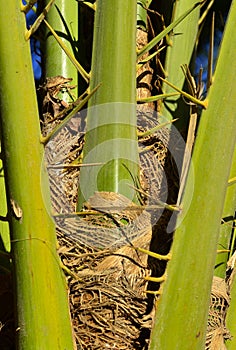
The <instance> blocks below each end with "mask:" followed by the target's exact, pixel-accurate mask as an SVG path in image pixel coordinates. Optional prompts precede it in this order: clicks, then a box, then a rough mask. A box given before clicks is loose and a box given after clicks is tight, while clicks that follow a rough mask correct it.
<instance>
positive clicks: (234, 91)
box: [150, 1, 236, 350]
mask: <svg viewBox="0 0 236 350" xmlns="http://www.w3.org/2000/svg"><path fill="white" fill-rule="evenodd" d="M235 16H236V2H235V1H234V2H233V3H232V10H231V12H230V16H229V19H228V23H227V25H226V29H225V35H224V39H223V43H222V47H221V51H220V56H219V59H218V64H217V68H216V72H215V78H214V83H213V85H212V87H211V89H210V93H209V96H208V98H209V106H208V109H207V110H205V111H203V113H202V116H201V120H200V125H199V129H198V134H197V139H196V144H195V148H194V153H193V166H194V173H195V174H194V178H195V182H194V191H193V193H192V187H191V182H192V179H191V176H188V180H187V185H186V191H185V194H184V200H183V212H182V215H181V216H180V217H179V220H178V224H179V226H178V228H177V230H176V232H175V237H174V243H173V247H172V260H171V261H170V262H169V263H168V267H167V281H166V282H165V284H164V286H163V294H162V296H161V299H160V302H159V304H158V310H157V314H156V318H155V322H154V327H153V333H152V340H151V345H150V350H154V349H155V350H157V349H158V350H173V349H176V350H187V349H188V350H189V349H195V350H198V349H199V350H202V349H204V343H205V333H206V326H207V316H208V307H209V300H210V290H211V283H212V276H213V272H214V265H215V258H216V250H217V243H218V237H219V229H220V222H221V217H222V212H223V205H224V199H225V194H226V189H227V182H228V178H229V173H230V168H231V161H232V156H233V151H234V147H235V136H236V135H235V124H236V106H235V99H236V88H235V74H236V66H235V64H234V57H235V55H236V35H234V34H233V33H235ZM226 62H227V63H226ZM189 198H192V201H191V204H190V207H189V209H188V210H185V208H186V204H187V203H188V200H189ZM181 220H182V221H181Z"/></svg>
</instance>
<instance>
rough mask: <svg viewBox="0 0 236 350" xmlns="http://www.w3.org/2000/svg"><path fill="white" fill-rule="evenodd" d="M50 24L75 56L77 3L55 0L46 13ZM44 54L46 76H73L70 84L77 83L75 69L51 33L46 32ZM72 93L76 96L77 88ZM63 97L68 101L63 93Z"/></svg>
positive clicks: (67, 0)
mask: <svg viewBox="0 0 236 350" xmlns="http://www.w3.org/2000/svg"><path fill="white" fill-rule="evenodd" d="M47 21H48V22H49V24H50V26H51V27H52V28H53V29H54V30H55V31H56V32H57V34H58V35H59V36H60V37H61V39H62V41H63V42H64V43H65V45H66V46H67V47H68V48H69V49H70V51H71V52H73V53H74V55H75V56H76V52H77V49H78V48H77V47H76V40H77V36H78V28H77V23H78V4H77V1H75V0H66V1H65V0H57V1H56V2H55V4H54V5H53V6H52V8H51V9H50V11H49V13H48V15H47ZM45 54H46V57H47V59H46V67H45V70H46V77H54V76H57V75H62V76H63V77H65V78H73V81H72V84H74V85H77V70H76V68H75V67H74V65H73V64H72V63H71V61H70V59H69V58H68V57H67V55H66V53H65V52H64V51H63V50H62V49H61V48H60V46H59V44H58V43H57V41H56V39H55V38H54V37H53V35H52V34H51V33H50V32H48V33H47V40H46V44H45ZM71 92H72V94H74V95H75V97H77V89H73V90H72V91H71ZM63 99H65V100H67V101H70V98H69V96H68V95H67V94H66V93H65V94H64V96H63Z"/></svg>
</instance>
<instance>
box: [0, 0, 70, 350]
mask: <svg viewBox="0 0 236 350" xmlns="http://www.w3.org/2000/svg"><path fill="white" fill-rule="evenodd" d="M0 23H1V26H0V52H1V54H0V79H1V95H0V98H1V107H0V108H1V124H2V128H1V132H2V143H3V148H4V165H5V170H6V171H5V176H6V183H7V195H8V204H9V213H10V231H11V246H12V259H13V266H14V285H15V293H14V295H15V309H16V329H17V331H16V338H17V344H16V347H17V349H22V350H23V349H24V350H28V349H34V350H42V349H61V350H64V349H68V350H71V349H73V339H72V331H71V322H70V315H69V307H68V300H67V292H66V284H65V278H64V275H63V273H62V270H61V268H60V260H59V258H58V255H57V251H56V235H55V228H54V224H53V221H52V218H51V217H50V216H49V214H48V212H47V210H46V208H45V205H44V201H43V197H42V186H43V187H44V190H45V189H47V188H48V193H49V186H48V182H47V177H46V174H45V172H43V174H41V165H42V158H43V146H42V145H41V144H40V142H39V139H40V128H39V116H38V110H37V100H36V93H35V84H34V78H33V72H32V66H31V56H30V47H29V42H28V41H25V39H24V32H25V15H24V14H23V13H21V12H20V2H19V1H18V0H15V1H11V2H9V3H8V4H7V12H6V4H5V3H4V2H2V1H1V2H0ZM6 29H7V30H6ZM13 47H14V54H12V48H13ZM40 174H41V175H40Z"/></svg>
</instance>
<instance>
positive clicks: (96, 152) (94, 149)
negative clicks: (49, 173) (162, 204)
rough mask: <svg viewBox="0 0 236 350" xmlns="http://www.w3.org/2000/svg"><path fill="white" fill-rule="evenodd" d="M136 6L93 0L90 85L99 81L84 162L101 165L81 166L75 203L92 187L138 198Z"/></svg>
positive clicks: (120, 1) (120, 0)
mask: <svg viewBox="0 0 236 350" xmlns="http://www.w3.org/2000/svg"><path fill="white" fill-rule="evenodd" d="M136 7H137V4H136V1H129V2H127V1H126V0H111V1H105V0H98V1H97V7H96V13H95V24H94V42H93V55H92V70H91V84H90V89H94V88H95V87H96V86H97V85H98V84H101V86H100V88H99V89H98V91H97V92H96V93H95V94H94V95H93V96H92V98H91V99H90V101H89V109H88V116H87V131H86V136H85V146H84V160H83V162H84V163H89V164H90V163H96V162H101V163H104V162H105V163H106V164H105V165H104V166H96V167H92V166H90V167H89V166H87V167H84V168H82V169H81V173H80V196H79V208H81V206H82V204H83V202H84V200H88V198H89V197H90V196H91V195H93V194H94V192H95V191H111V192H117V193H121V194H123V195H125V196H126V197H128V198H129V199H131V200H133V201H134V202H137V201H138V199H137V194H136V191H134V189H133V187H137V183H138V178H139V164H138V163H139V160H138V145H137V133H136V46H135V43H136ZM98 28H99V30H98ZM88 178H89V181H90V185H89V186H88Z"/></svg>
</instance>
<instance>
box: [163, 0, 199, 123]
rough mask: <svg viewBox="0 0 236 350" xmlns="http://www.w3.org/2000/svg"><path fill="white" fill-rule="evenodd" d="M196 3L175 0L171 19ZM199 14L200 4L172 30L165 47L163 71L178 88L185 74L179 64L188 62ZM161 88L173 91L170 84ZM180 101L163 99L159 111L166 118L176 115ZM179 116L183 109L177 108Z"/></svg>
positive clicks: (181, 87)
mask: <svg viewBox="0 0 236 350" xmlns="http://www.w3.org/2000/svg"><path fill="white" fill-rule="evenodd" d="M195 3H196V1H195V0H191V1H189V0H181V1H175V3H174V6H173V13H172V21H175V20H176V19H177V18H179V17H180V15H181V14H182V13H185V12H186V11H187V10H188V9H189V7H190V6H191V5H194V4H195ZM199 15H200V6H198V7H196V9H195V10H194V11H192V12H191V13H190V14H188V16H187V17H186V18H185V20H184V21H182V22H181V23H180V24H179V25H178V26H176V27H175V28H174V30H173V35H172V36H170V38H171V39H170V41H171V45H170V46H168V48H167V53H166V61H165V72H166V77H167V79H168V80H169V81H170V82H171V83H172V84H174V85H175V86H177V87H178V88H179V89H181V90H182V89H183V85H184V81H185V76H184V74H183V71H182V69H181V65H183V64H187V65H189V64H190V60H191V57H192V55H193V52H194V48H195V41H196V36H197V31H198V20H199ZM163 89H164V91H165V93H167V94H168V93H170V92H173V89H172V88H171V87H170V86H167V85H166V84H164V86H163ZM179 103H182V97H179V96H176V97H171V98H170V99H169V100H168V98H167V99H165V101H164V104H163V105H162V109H161V113H162V114H163V115H164V116H165V117H166V118H167V119H168V120H170V119H172V118H175V117H177V116H176V110H177V109H178V104H179ZM182 104H183V103H182ZM177 113H178V114H179V115H178V117H179V116H181V117H183V114H184V113H183V111H181V110H178V112H177Z"/></svg>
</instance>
